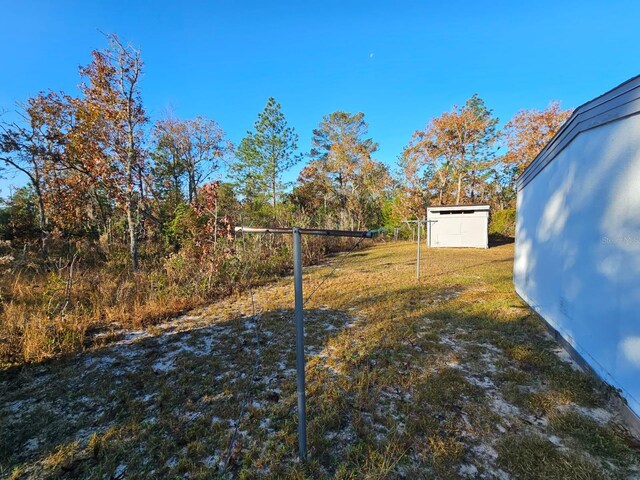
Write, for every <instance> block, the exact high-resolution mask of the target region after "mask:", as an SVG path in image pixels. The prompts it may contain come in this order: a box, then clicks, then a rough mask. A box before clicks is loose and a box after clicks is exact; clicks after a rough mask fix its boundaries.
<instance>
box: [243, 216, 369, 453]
mask: <svg viewBox="0 0 640 480" xmlns="http://www.w3.org/2000/svg"><path fill="white" fill-rule="evenodd" d="M235 231H236V232H243V233H282V234H292V235H293V290H294V293H295V302H294V307H295V308H294V319H295V323H296V376H297V396H298V454H299V456H300V460H302V461H306V459H307V410H306V394H305V372H304V363H305V362H304V296H303V293H302V235H321V236H327V237H358V238H371V237H373V234H374V231H371V230H367V231H352V230H322V229H316V228H299V227H292V228H259V227H236V228H235Z"/></svg>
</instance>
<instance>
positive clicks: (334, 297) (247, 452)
mask: <svg viewBox="0 0 640 480" xmlns="http://www.w3.org/2000/svg"><path fill="white" fill-rule="evenodd" d="M414 252H415V250H414V245H412V244H410V243H398V244H379V245H375V246H373V247H372V248H369V249H367V250H365V251H359V252H356V253H355V254H354V255H353V256H352V257H350V258H349V259H348V260H347V261H346V262H345V263H343V264H342V266H341V267H340V268H339V269H338V271H337V272H336V274H335V276H334V277H332V278H331V279H329V280H328V281H327V282H326V283H325V285H324V286H323V288H322V289H320V290H319V291H318V293H317V294H316V296H314V298H312V300H311V302H310V303H309V304H308V305H307V308H306V313H305V322H306V331H307V359H308V361H307V394H308V405H307V406H308V420H309V423H308V427H309V437H308V444H309V462H307V463H306V464H301V463H299V462H298V461H297V459H296V449H297V439H296V413H295V411H296V410H295V405H296V395H295V388H296V383H295V369H294V368H295V354H294V349H293V338H294V329H293V322H292V311H291V307H292V304H293V292H292V282H291V277H285V278H281V279H278V280H276V281H274V282H270V283H268V284H265V285H263V286H261V287H260V288H257V289H256V291H255V300H256V304H257V306H258V309H259V311H260V315H259V316H258V318H256V319H253V318H251V317H250V314H251V311H252V310H251V300H250V297H249V295H248V294H247V292H234V293H232V294H231V295H229V296H227V297H225V298H221V299H219V300H217V301H215V302H213V303H211V304H210V305H208V306H206V307H202V308H199V309H196V310H194V311H192V312H190V313H189V314H188V315H186V316H182V317H180V318H178V319H177V320H173V321H170V322H166V323H161V324H157V325H154V326H151V327H149V328H147V329H146V330H145V331H141V332H137V333H135V334H131V333H130V334H129V336H125V337H123V338H122V339H121V340H120V341H119V342H118V343H117V344H115V345H110V346H105V347H104V348H99V349H95V350H93V351H90V352H85V353H83V354H80V355H75V356H68V357H67V358H64V359H59V360H54V361H52V362H47V363H46V364H43V365H33V366H27V367H24V368H20V369H17V368H13V369H7V370H5V371H4V372H0V392H3V395H2V396H1V397H0V413H2V415H1V416H0V476H2V475H6V476H10V477H13V478H95V479H101V478H114V477H116V476H117V474H118V473H119V472H120V473H122V472H123V471H124V472H125V475H126V476H127V477H130V478H179V477H186V476H188V477H189V478H203V479H204V478H225V477H226V478H247V479H248V478H273V479H276V478H300V479H302V478H341V479H355V478H376V479H383V478H384V479H395V478H408V479H414V478H427V479H428V478H442V479H456V478H461V477H462V478H464V477H466V478H478V477H484V478H509V477H511V478H531V479H542V478H556V477H557V478H567V479H568V478H634V477H633V476H634V475H636V476H637V474H638V472H640V459H639V458H638V452H637V450H634V449H633V448H631V447H629V446H627V444H626V443H625V442H624V441H621V439H620V436H619V435H618V434H617V433H616V432H617V431H618V430H617V429H618V426H617V418H616V416H615V414H614V413H613V410H612V406H611V404H610V403H609V400H608V399H607V396H606V392H603V391H602V390H600V389H599V388H598V386H597V385H596V384H595V383H594V382H592V381H591V380H590V379H589V378H588V377H587V376H586V375H584V374H583V373H581V372H577V371H575V370H574V369H573V368H572V367H571V366H570V365H568V364H567V363H566V362H565V361H564V360H562V359H561V358H560V357H559V356H558V355H556V353H555V349H556V348H557V345H555V344H554V342H552V341H551V339H550V337H548V336H547V335H546V334H545V331H544V329H543V328H542V326H541V325H540V323H539V321H538V320H537V318H536V317H535V316H533V315H532V314H531V313H530V312H529V310H528V309H527V308H526V307H525V306H524V305H523V304H522V303H521V302H520V301H519V300H518V299H517V297H516V296H515V295H514V294H513V293H512V285H511V268H512V263H511V262H512V255H513V248H512V246H511V245H505V246H501V247H498V248H494V249H490V250H488V251H477V250H438V251H435V250H434V251H427V252H426V253H425V262H424V272H423V273H424V277H423V278H422V279H421V280H420V281H416V280H415V278H414V263H413V259H414V258H415V257H414ZM333 261H335V260H333ZM333 261H332V262H330V264H329V265H323V266H319V267H313V268H308V269H307V270H306V275H305V289H306V291H307V292H310V291H311V289H313V287H314V286H315V285H317V284H318V282H320V281H321V280H322V277H323V276H324V275H325V274H327V273H328V272H329V271H330V268H331V263H333ZM256 328H259V332H260V335H259V340H260V341H259V345H258V346H256V344H255V343H254V341H255V331H256ZM256 357H257V358H259V359H260V362H259V367H258V370H257V375H256V376H255V377H254V379H253V384H250V381H249V380H250V377H249V376H250V374H251V372H252V371H253V367H254V361H255V359H256ZM249 385H251V390H250V402H249V404H248V408H247V411H246V415H245V416H244V417H242V418H240V417H239V413H240V406H241V403H242V399H243V398H244V393H245V391H246V389H247V388H248V387H249ZM239 418H240V420H241V423H240V429H239V431H240V433H239V436H238V442H237V444H236V445H235V448H234V450H233V455H232V459H231V462H230V466H229V468H228V470H227V471H226V472H223V471H222V464H223V463H224V462H223V461H224V458H225V455H226V448H227V446H228V445H229V439H230V437H231V434H232V432H233V427H234V425H235V422H236V421H237V420H238V419H239ZM572 475H573V476H572Z"/></svg>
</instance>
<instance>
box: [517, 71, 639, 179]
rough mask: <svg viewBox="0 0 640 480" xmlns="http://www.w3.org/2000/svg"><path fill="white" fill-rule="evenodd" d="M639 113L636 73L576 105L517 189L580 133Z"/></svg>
mask: <svg viewBox="0 0 640 480" xmlns="http://www.w3.org/2000/svg"><path fill="white" fill-rule="evenodd" d="M637 113H640V75H638V76H636V77H633V78H631V79H629V80H627V81H626V82H624V83H621V84H620V85H618V86H617V87H615V88H613V89H611V90H609V91H608V92H606V93H603V94H602V95H600V96H599V97H596V98H594V99H593V100H591V101H589V102H587V103H585V104H583V105H580V106H579V107H578V108H576V109H575V110H574V111H573V114H572V115H571V117H569V119H568V120H567V121H566V122H565V124H564V125H563V126H562V128H560V130H558V132H557V133H556V134H555V135H554V136H553V138H552V139H551V140H550V141H549V143H547V145H545V147H544V148H543V149H542V151H541V152H540V153H539V154H538V156H537V157H536V158H535V159H534V160H533V162H531V164H530V165H529V166H528V167H527V168H526V169H525V171H524V172H522V174H521V175H520V176H519V177H518V179H517V181H516V187H517V188H518V190H520V189H522V188H524V187H526V186H527V184H528V183H529V182H531V180H533V179H534V178H535V177H536V175H538V174H539V173H540V172H541V171H542V170H543V169H544V167H546V166H547V165H548V164H549V163H550V162H551V161H553V159H554V158H555V157H556V156H557V155H558V154H559V153H560V152H561V151H562V150H564V148H565V147H566V146H567V145H569V143H571V141H572V140H573V139H574V138H575V137H577V136H578V135H579V134H580V133H582V132H584V131H586V130H591V129H592V128H596V127H599V126H601V125H604V124H606V123H609V122H613V121H615V120H620V119H622V118H625V117H630V116H631V115H635V114H637Z"/></svg>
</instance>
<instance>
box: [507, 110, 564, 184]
mask: <svg viewBox="0 0 640 480" xmlns="http://www.w3.org/2000/svg"><path fill="white" fill-rule="evenodd" d="M572 112H573V110H572V109H568V110H563V109H562V108H561V107H560V102H550V103H549V105H548V106H547V108H545V109H544V110H535V109H531V110H520V111H519V112H518V113H516V114H515V115H514V116H513V118H512V119H511V120H509V122H508V123H507V124H506V125H505V127H504V129H503V132H502V135H503V136H504V142H505V144H506V147H507V153H506V154H505V155H504V157H503V159H502V160H503V162H504V163H505V165H506V166H512V167H514V168H515V172H514V173H515V175H519V174H521V173H522V172H523V171H524V169H525V168H527V166H529V164H530V163H531V162H532V161H533V160H534V159H535V158H536V157H537V156H538V154H539V153H540V151H541V150H542V149H543V148H544V146H545V145H546V144H547V143H549V141H550V140H551V139H552V138H553V136H554V135H555V134H556V132H557V131H558V130H559V129H560V127H561V126H562V125H563V124H564V122H566V121H567V119H568V118H569V117H570V116H571V113H572Z"/></svg>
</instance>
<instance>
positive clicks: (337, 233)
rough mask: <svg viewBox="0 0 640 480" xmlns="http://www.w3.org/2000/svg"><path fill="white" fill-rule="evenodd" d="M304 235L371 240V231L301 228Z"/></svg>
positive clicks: (274, 230)
mask: <svg viewBox="0 0 640 480" xmlns="http://www.w3.org/2000/svg"><path fill="white" fill-rule="evenodd" d="M298 230H299V231H300V233H301V234H302V235H321V236H326V237H359V238H362V237H364V238H371V237H373V233H374V232H372V231H371V230H360V231H359V230H323V229H319V228H299V229H298ZM235 231H236V232H245V233H293V228H259V227H236V228H235Z"/></svg>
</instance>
